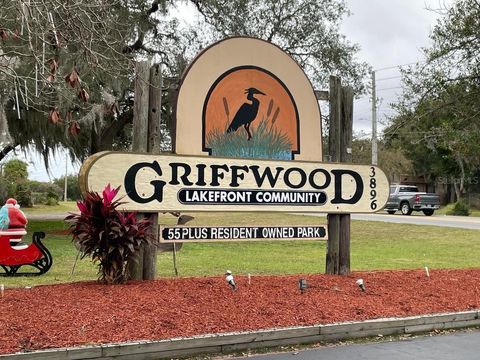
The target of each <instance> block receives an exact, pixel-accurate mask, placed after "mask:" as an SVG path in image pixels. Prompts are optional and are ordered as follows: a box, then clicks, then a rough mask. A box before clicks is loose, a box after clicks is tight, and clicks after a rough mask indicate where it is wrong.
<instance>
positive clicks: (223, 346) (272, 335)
mask: <svg viewBox="0 0 480 360" xmlns="http://www.w3.org/2000/svg"><path fill="white" fill-rule="evenodd" d="M472 326H480V311H479V310H473V311H464V312H458V313H445V314H433V315H421V316H411V317H406V318H385V319H376V320H367V321H359V322H345V323H338V324H329V325H314V326H303V327H291V328H281V329H269V330H260V331H253V332H241V333H226V334H209V335H202V336H195V337H188V338H175V339H169V340H160V341H138V342H129V343H120V344H105V345H98V346H85V347H77V348H62V349H52V350H42V351H35V352H30V353H16V354H6V355H0V360H40V359H42V360H74V359H118V360H127V359H135V360H148V359H161V358H172V357H180V356H187V355H194V354H205V353H229V352H232V351H237V350H246V349H252V348H263V347H274V346H283V345H295V344H307V343H314V342H321V341H336V340H343V339H352V338H362V337H369V336H376V335H394V334H415V333H422V332H427V331H431V330H434V329H456V328H466V327H472Z"/></svg>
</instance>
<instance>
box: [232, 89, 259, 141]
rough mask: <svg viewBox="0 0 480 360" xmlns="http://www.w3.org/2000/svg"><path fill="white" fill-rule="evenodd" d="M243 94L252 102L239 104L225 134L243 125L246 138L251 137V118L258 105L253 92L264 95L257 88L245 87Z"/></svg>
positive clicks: (253, 116) (252, 118)
mask: <svg viewBox="0 0 480 360" xmlns="http://www.w3.org/2000/svg"><path fill="white" fill-rule="evenodd" d="M245 94H248V95H247V100H250V101H251V102H252V103H251V104H250V103H248V102H246V103H244V104H243V105H242V106H240V109H238V111H237V113H236V114H235V116H234V117H233V120H232V122H231V123H230V125H229V127H228V129H227V134H228V133H231V132H232V131H237V129H238V128H239V127H240V126H242V125H243V127H244V128H245V131H246V132H247V134H248V140H250V139H251V138H252V134H251V133H250V124H251V123H252V121H253V120H255V118H256V117H257V113H258V106H259V105H260V101H259V100H258V99H257V98H255V97H254V95H255V94H259V95H266V94H264V93H263V92H261V91H260V90H258V89H255V88H249V89H245Z"/></svg>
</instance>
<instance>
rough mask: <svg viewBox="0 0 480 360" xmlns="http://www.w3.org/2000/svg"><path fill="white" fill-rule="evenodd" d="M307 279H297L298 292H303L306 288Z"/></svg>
mask: <svg viewBox="0 0 480 360" xmlns="http://www.w3.org/2000/svg"><path fill="white" fill-rule="evenodd" d="M307 287H308V286H307V280H305V279H300V280H298V288H299V289H300V292H301V293H302V294H303V293H304V292H305V290H307Z"/></svg>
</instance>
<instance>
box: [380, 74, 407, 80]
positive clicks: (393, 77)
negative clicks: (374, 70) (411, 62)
mask: <svg viewBox="0 0 480 360" xmlns="http://www.w3.org/2000/svg"><path fill="white" fill-rule="evenodd" d="M401 77H402V75H398V76H391V77H386V78H380V79H376V81H384V80H392V79H400V78H401Z"/></svg>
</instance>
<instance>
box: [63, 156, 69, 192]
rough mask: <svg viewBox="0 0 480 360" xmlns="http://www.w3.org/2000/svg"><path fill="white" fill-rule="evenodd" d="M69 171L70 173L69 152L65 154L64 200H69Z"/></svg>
mask: <svg viewBox="0 0 480 360" xmlns="http://www.w3.org/2000/svg"><path fill="white" fill-rule="evenodd" d="M67 173H68V153H67V154H65V179H64V180H65V188H64V191H63V201H67V177H68V176H67Z"/></svg>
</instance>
